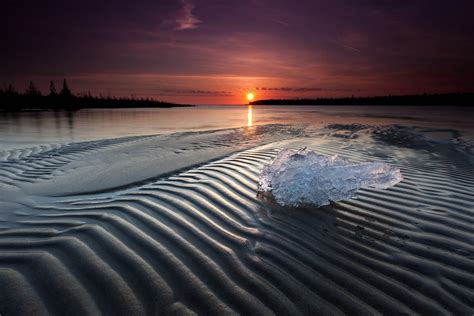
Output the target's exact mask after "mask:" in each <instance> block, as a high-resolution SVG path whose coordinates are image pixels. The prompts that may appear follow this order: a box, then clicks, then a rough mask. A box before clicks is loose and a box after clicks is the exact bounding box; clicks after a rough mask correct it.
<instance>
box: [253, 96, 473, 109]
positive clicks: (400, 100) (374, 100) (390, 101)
mask: <svg viewBox="0 0 474 316" xmlns="http://www.w3.org/2000/svg"><path fill="white" fill-rule="evenodd" d="M251 104H253V105H458V106H459V105H462V106H470V105H471V106H472V105H474V93H444V94H417V95H399V96H392V95H389V96H377V97H349V98H318V99H269V100H257V101H254V102H251Z"/></svg>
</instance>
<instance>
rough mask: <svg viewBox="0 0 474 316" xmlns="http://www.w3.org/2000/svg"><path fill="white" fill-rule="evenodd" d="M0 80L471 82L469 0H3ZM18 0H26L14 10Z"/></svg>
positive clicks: (381, 87)
mask: <svg viewBox="0 0 474 316" xmlns="http://www.w3.org/2000/svg"><path fill="white" fill-rule="evenodd" d="M2 6H3V8H2V10H1V12H0V24H1V27H0V32H3V33H2V35H3V37H2V38H4V39H5V40H4V43H5V45H3V47H4V49H2V50H0V70H1V71H0V84H1V85H5V84H8V83H13V84H14V85H16V86H17V89H18V90H23V89H25V88H26V86H27V84H28V82H29V80H34V81H35V82H36V84H37V86H39V87H40V88H41V89H43V90H47V87H48V86H49V81H50V80H52V79H54V80H57V82H58V83H60V82H61V80H62V78H63V77H67V78H68V80H69V83H70V86H71V88H72V89H73V91H75V92H87V91H90V92H91V93H92V94H95V95H99V94H102V95H108V94H110V95H115V96H130V95H132V94H133V95H134V96H136V97H154V98H157V99H162V100H166V101H173V102H189V103H198V104H199V103H221V104H222V103H237V104H239V103H245V102H247V100H246V93H247V92H248V91H253V92H254V93H255V95H256V99H257V98H259V99H261V98H290V97H318V96H350V95H380V94H403V93H421V92H450V91H468V90H474V79H473V76H472V73H474V58H473V56H474V41H472V38H474V19H473V18H472V14H473V12H474V2H473V1H467V0H460V1H456V2H455V3H454V2H452V3H451V2H447V1H445V2H440V1H434V2H429V3H425V2H419V1H372V2H370V1H369V2H368V1H362V2H351V1H331V2H329V1H314V0H301V1H284V0H276V1H274V0H242V1H219V0H167V1H150V2H143V3H140V4H139V3H136V2H131V1H125V0H117V1H114V2H101V1H99V2H98V1H92V0H84V1H76V2H74V1H59V0H52V1H48V2H47V5H45V4H44V3H42V2H41V1H33V0H25V1H7V2H6V3H4V4H2ZM25 8H28V10H25Z"/></svg>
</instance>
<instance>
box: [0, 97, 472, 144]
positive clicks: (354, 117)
mask: <svg viewBox="0 0 474 316" xmlns="http://www.w3.org/2000/svg"><path fill="white" fill-rule="evenodd" d="M473 117H474V111H473V109H472V108H458V107H439V106H437V107H406V106H404V107H395V106H390V107H386V106H379V107H375V106H286V107H285V106H246V105H241V106H198V107H194V108H171V109H88V110H80V111H76V112H65V111H63V112H61V111H60V112H54V111H44V112H21V113H1V112H0V150H6V149H12V148H22V147H28V146H32V145H37V144H43V143H66V142H80V141H86V140H94V139H104V138H116V137H122V136H132V135H153V134H165V133H173V132H182V131H202V130H212V129H222V128H234V127H245V126H255V125H261V124H312V125H315V126H324V125H325V124H331V123H362V124H407V125H418V126H436V127H442V128H457V129H461V130H463V129H471V128H472V125H473Z"/></svg>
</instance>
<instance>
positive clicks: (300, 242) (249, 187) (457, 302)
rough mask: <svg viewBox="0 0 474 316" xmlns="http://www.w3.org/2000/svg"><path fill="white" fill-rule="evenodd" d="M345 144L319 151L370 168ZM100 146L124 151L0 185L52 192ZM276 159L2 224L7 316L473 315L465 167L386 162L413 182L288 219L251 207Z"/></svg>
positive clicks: (263, 203)
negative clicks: (47, 187) (59, 174)
mask: <svg viewBox="0 0 474 316" xmlns="http://www.w3.org/2000/svg"><path fill="white" fill-rule="evenodd" d="M122 140H123V139H122ZM338 144H339V143H336V142H335V143H327V144H325V145H322V146H318V147H317V148H313V149H314V150H315V151H316V152H318V153H320V154H327V155H332V154H335V153H338V154H340V155H341V156H343V157H345V158H347V159H352V160H355V161H364V160H368V159H373V156H372V155H371V154H369V152H364V151H360V150H356V149H355V148H351V147H345V148H341V146H340V145H338ZM104 145H107V146H115V145H117V142H111V143H108V144H103V143H102V144H100V146H99V144H98V143H94V142H91V143H90V146H89V147H88V148H84V146H82V147H81V148H80V149H78V148H75V147H74V146H69V147H67V146H66V147H64V146H59V145H52V146H50V147H44V148H43V147H38V148H35V149H29V151H28V152H26V151H24V152H23V151H12V152H10V153H8V154H4V156H3V157H1V158H0V159H1V160H2V162H1V168H0V177H1V181H2V182H3V183H6V184H8V185H16V184H17V183H18V182H34V181H37V179H38V178H40V179H41V178H45V179H46V178H51V177H54V176H55V174H54V172H53V171H54V170H56V169H57V167H58V166H59V165H61V164H65V163H67V162H68V161H70V160H71V159H73V158H74V156H75V155H79V156H80V155H82V153H83V151H84V150H90V151H94V150H99V149H100V148H99V147H102V146H104ZM97 146H99V147H97ZM98 148H99V149H98ZM277 150H278V148H264V147H262V148H258V147H257V148H255V149H251V150H246V151H243V152H240V153H238V154H234V155H231V156H228V157H227V158H224V159H221V160H217V161H214V162H210V163H207V164H204V165H202V166H200V167H195V168H191V169H189V170H185V171H183V172H181V173H178V174H176V175H173V176H170V177H166V178H163V179H159V180H156V181H153V182H151V183H148V184H143V185H136V186H133V187H130V188H127V189H123V190H118V191H112V192H104V193H100V192H97V193H95V194H86V195H75V196H63V197H42V198H41V199H38V200H37V201H36V202H35V203H34V204H32V205H29V208H30V211H22V212H20V211H18V212H16V216H17V217H16V218H15V220H14V222H13V220H12V222H11V223H5V225H4V224H3V223H0V225H1V227H2V229H1V230H0V284H2V286H1V287H0V314H2V315H3V314H4V315H9V314H25V315H27V314H58V315H59V314H81V315H84V314H100V313H102V314H109V315H118V314H121V315H122V314H130V315H140V314H158V313H165V314H193V313H198V314H255V315H266V314H272V313H276V314H292V315H296V314H315V313H323V314H331V315H333V314H363V315H367V314H394V313H396V314H400V313H406V314H417V313H421V314H429V315H435V314H470V313H472V312H473V311H474V299H473V298H474V228H473V227H474V226H473V224H474V211H473V206H474V198H473V188H474V187H473V180H474V179H473V176H472V175H473V170H472V169H469V168H470V167H469V166H466V165H455V166H453V165H452V164H450V163H449V162H447V161H445V160H443V159H444V158H443V157H438V159H430V160H426V161H423V163H422V162H420V161H417V162H412V163H410V162H409V160H404V161H403V163H402V162H400V161H398V160H396V159H395V158H394V157H392V158H387V157H379V160H380V161H384V162H389V163H393V164H396V165H397V167H400V168H401V170H402V173H403V175H404V178H405V180H404V181H402V182H401V183H400V184H399V185H397V186H396V187H394V188H391V189H389V190H383V191H379V190H362V191H361V192H360V194H359V198H358V199H356V200H350V201H346V202H340V203H336V204H333V205H330V206H326V207H322V208H320V209H288V208H286V209H283V208H281V207H279V206H278V205H276V204H275V203H274V202H273V201H271V200H262V199H259V198H257V197H256V186H257V181H258V173H259V172H260V170H261V168H262V166H263V164H264V163H266V162H268V161H269V160H270V159H272V157H274V156H275V154H276V152H277Z"/></svg>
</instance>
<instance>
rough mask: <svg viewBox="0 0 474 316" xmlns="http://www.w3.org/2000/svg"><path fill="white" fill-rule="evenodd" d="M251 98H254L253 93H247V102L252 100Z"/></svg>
mask: <svg viewBox="0 0 474 316" xmlns="http://www.w3.org/2000/svg"><path fill="white" fill-rule="evenodd" d="M253 98H254V95H253V93H252V92H249V93H247V100H248V101H249V102H251V101H252V100H253Z"/></svg>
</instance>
